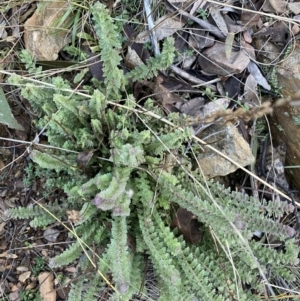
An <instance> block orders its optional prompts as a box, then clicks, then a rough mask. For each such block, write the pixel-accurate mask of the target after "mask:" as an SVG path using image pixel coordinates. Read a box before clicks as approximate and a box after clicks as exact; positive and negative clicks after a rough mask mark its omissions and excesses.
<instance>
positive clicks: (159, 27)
mask: <svg viewBox="0 0 300 301" xmlns="http://www.w3.org/2000/svg"><path fill="white" fill-rule="evenodd" d="M184 25H185V23H184V22H182V21H178V20H177V19H176V18H175V17H174V16H172V15H171V14H167V15H164V16H163V17H161V18H159V19H157V20H156V22H155V33H156V37H157V40H158V41H160V40H162V39H164V38H167V37H169V36H171V35H172V34H174V33H175V32H176V31H178V30H180V29H182V28H183V26H184ZM136 41H137V42H138V43H147V42H150V36H149V30H145V31H143V32H141V33H140V34H139V35H138V36H137V38H136Z"/></svg>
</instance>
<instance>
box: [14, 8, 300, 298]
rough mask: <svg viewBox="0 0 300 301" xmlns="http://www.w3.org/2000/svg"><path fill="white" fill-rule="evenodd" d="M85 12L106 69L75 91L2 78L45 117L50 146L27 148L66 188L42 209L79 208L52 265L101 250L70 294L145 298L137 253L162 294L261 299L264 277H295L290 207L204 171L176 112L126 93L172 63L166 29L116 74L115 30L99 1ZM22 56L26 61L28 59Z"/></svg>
mask: <svg viewBox="0 0 300 301" xmlns="http://www.w3.org/2000/svg"><path fill="white" fill-rule="evenodd" d="M92 14H93V21H94V24H93V26H94V29H95V31H96V33H97V36H98V39H99V47H100V59H101V61H102V62H103V73H104V78H105V79H104V82H103V83H99V85H98V87H97V88H93V89H92V88H91V87H90V88H88V89H87V90H86V92H85V93H84V92H77V91H74V90H73V89H72V83H70V82H68V81H67V80H66V79H63V78H62V77H60V76H57V77H52V78H50V77H49V78H44V79H43V81H39V80H37V79H28V78H24V77H21V76H17V75H14V76H11V78H10V79H9V82H10V84H12V85H15V86H18V87H20V89H21V94H22V96H23V97H25V98H26V99H28V100H29V101H30V104H31V106H32V108H33V109H34V111H35V112H36V114H37V115H38V126H41V127H42V128H44V127H46V129H47V132H46V134H47V137H48V143H49V144H51V145H52V146H53V148H51V149H44V150H43V151H41V150H40V149H35V148H33V149H32V151H31V154H30V157H31V159H32V160H33V161H34V162H35V163H36V164H37V165H39V168H42V169H43V170H45V171H46V170H51V172H53V173H54V174H55V179H60V180H59V181H55V182H52V185H56V186H57V187H58V188H60V189H62V190H63V191H64V193H65V195H66V197H65V199H60V200H59V201H57V202H55V203H53V204H51V203H50V204H47V205H46V207H47V210H48V211H49V212H50V213H51V214H53V215H55V216H56V217H57V218H58V219H65V218H66V216H67V211H68V212H70V210H76V211H77V212H79V214H78V217H77V218H76V219H75V220H74V219H70V220H71V221H72V222H73V223H74V231H70V234H69V235H70V236H72V237H74V236H75V237H79V238H78V240H77V242H75V243H73V244H71V245H70V246H69V248H68V249H67V250H65V251H64V252H63V253H62V254H59V255H57V256H56V257H54V258H51V260H50V262H49V265H50V267H51V268H56V267H60V266H64V265H68V264H70V263H72V262H74V261H75V260H78V259H79V258H81V260H79V262H82V263H83V267H84V270H85V269H88V265H87V263H86V260H83V259H82V256H83V254H85V256H87V257H88V254H89V253H88V252H87V249H88V247H89V246H91V245H93V247H94V248H95V247H96V249H97V250H99V253H98V254H96V255H97V256H98V259H97V260H98V262H97V268H98V271H99V273H98V274H95V273H93V275H92V277H89V276H88V275H87V276H86V277H84V278H81V279H80V280H79V281H78V283H77V284H76V285H72V286H71V291H70V294H69V300H70V301H72V300H78V299H77V297H78V296H82V300H95V294H97V293H98V292H99V291H100V290H101V289H103V288H104V287H105V285H106V284H107V283H109V286H110V288H111V292H110V299H109V300H130V299H131V298H133V296H135V295H142V296H144V297H145V298H146V297H147V296H148V299H151V298H152V297H153V296H151V293H150V291H149V290H148V289H147V286H146V285H145V286H143V285H142V283H143V282H144V278H145V275H144V273H145V255H146V256H147V257H148V258H149V260H150V261H151V265H152V266H153V269H154V272H155V274H156V277H157V286H158V288H159V300H161V301H168V300H172V301H177V300H178V301H180V300H193V301H194V300H200V299H201V300H202V299H203V300H259V299H260V295H263V294H264V293H265V290H266V286H265V285H266V283H268V282H272V281H273V280H274V279H278V278H280V277H281V278H283V279H293V273H292V272H291V270H290V268H289V267H290V266H294V265H296V264H297V263H298V250H297V247H296V246H295V242H294V239H293V237H294V234H295V230H294V229H293V228H292V227H290V226H288V225H285V224H283V223H282V222H281V217H282V216H284V215H285V214H289V213H291V212H293V210H294V208H293V206H292V205H291V204H288V203H287V202H284V201H282V202H277V201H269V202H267V201H262V202H261V201H260V200H257V199H255V198H253V197H249V196H247V195H244V194H242V193H237V192H231V191H230V190H229V189H225V188H224V187H223V186H222V185H220V184H218V183H216V182H213V181H207V180H205V179H204V178H203V176H202V174H201V172H200V171H199V169H198V168H196V167H195V166H196V165H197V164H196V162H195V158H194V157H193V156H192V155H190V154H185V150H186V145H187V144H188V143H190V141H191V140H192V139H194V138H195V137H194V136H193V134H192V130H191V129H190V128H188V127H183V123H182V122H183V120H182V119H183V116H180V115H178V114H177V113H173V114H169V115H168V116H165V115H164V112H163V111H162V109H161V108H160V107H159V106H157V104H156V103H155V101H154V100H153V99H151V98H149V99H147V100H145V101H144V102H143V103H139V104H138V103H137V101H136V100H135V98H134V97H133V95H130V94H128V93H127V91H129V90H130V89H129V82H130V81H132V80H133V81H135V80H144V79H146V78H151V77H153V76H155V75H157V73H158V70H161V69H166V68H167V67H168V66H169V65H170V64H171V63H172V61H173V58H174V53H175V49H174V46H173V40H172V39H167V40H165V42H164V45H163V50H162V52H161V55H159V56H157V57H156V58H151V59H149V60H148V64H147V65H143V66H139V67H136V68H135V69H134V70H132V71H130V72H128V73H127V74H126V75H124V73H123V69H122V68H121V67H120V62H121V59H122V57H121V55H120V51H121V48H122V45H121V43H120V41H121V39H120V35H121V32H120V31H118V27H117V26H115V24H114V21H113V19H112V18H110V16H109V12H108V10H107V9H106V8H105V6H104V5H102V4H100V3H96V4H95V5H94V6H93V8H92ZM26 57H27V59H28V56H26ZM28 66H30V68H33V65H32V62H28ZM31 78H32V77H31ZM55 147H56V148H55ZM63 150H64V151H63ZM47 181H50V183H51V181H53V176H51V177H50V178H48V179H47ZM179 207H182V208H185V209H187V210H188V211H190V212H191V213H192V214H193V216H194V217H195V218H197V219H198V220H199V221H200V222H201V225H202V226H201V233H202V237H201V240H200V241H197V242H195V243H194V244H192V243H189V242H188V241H186V240H184V239H183V237H182V236H180V235H179V234H178V233H177V232H176V231H175V230H174V231H172V230H171V229H170V226H169V225H170V223H171V221H172V218H173V215H174V214H173V212H174V209H177V208H179ZM9 215H10V216H11V217H13V218H29V219H32V220H31V222H30V225H31V226H35V227H36V226H47V225H49V224H51V223H53V222H54V221H55V219H54V218H53V216H50V217H49V215H48V213H47V211H43V210H42V209H41V208H40V207H39V206H30V207H27V208H14V209H10V210H9ZM199 227H200V226H199ZM256 230H260V231H262V232H264V233H267V234H270V235H272V236H273V237H274V239H277V240H279V241H281V242H283V243H284V251H282V250H281V251H280V250H275V249H272V248H270V247H269V246H265V245H264V244H262V243H260V242H259V241H257V240H253V239H252V238H253V233H254V232H255V231H256ZM75 234H76V235H75ZM94 248H93V249H94ZM267 269H268V271H271V273H269V275H270V276H269V278H268V277H267V276H266V270H267ZM108 279H110V280H108ZM262 280H263V281H262ZM87 281H88V283H89V285H88V286H86V285H84V284H85V282H87ZM86 287H88V289H86ZM153 298H154V297H153Z"/></svg>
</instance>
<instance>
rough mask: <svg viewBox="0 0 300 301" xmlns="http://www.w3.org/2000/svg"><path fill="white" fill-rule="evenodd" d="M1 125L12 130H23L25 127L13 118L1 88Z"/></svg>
mask: <svg viewBox="0 0 300 301" xmlns="http://www.w3.org/2000/svg"><path fill="white" fill-rule="evenodd" d="M0 123H2V124H5V125H7V126H8V127H10V128H11V129H16V130H23V127H22V126H21V125H20V124H19V123H18V122H17V120H16V119H15V117H14V116H13V114H12V112H11V109H10V107H9V105H8V102H7V99H6V97H5V94H4V92H3V89H2V88H0Z"/></svg>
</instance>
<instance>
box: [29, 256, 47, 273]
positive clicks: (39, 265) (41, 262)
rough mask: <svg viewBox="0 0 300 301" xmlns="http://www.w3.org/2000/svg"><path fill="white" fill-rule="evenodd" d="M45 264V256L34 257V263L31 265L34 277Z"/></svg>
mask: <svg viewBox="0 0 300 301" xmlns="http://www.w3.org/2000/svg"><path fill="white" fill-rule="evenodd" d="M45 264H46V261H45V258H43V257H37V258H36V259H35V264H34V265H33V266H32V273H33V275H34V276H35V277H36V276H38V274H39V273H40V272H41V271H43V270H44V268H45Z"/></svg>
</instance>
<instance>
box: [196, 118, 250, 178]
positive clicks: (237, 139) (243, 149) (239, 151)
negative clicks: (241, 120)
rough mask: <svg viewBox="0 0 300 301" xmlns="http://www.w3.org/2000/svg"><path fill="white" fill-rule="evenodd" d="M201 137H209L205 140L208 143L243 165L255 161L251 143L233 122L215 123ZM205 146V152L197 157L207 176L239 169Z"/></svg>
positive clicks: (212, 176) (220, 174) (225, 173)
mask: <svg viewBox="0 0 300 301" xmlns="http://www.w3.org/2000/svg"><path fill="white" fill-rule="evenodd" d="M201 137H202V138H205V137H208V138H207V139H206V140H205V142H206V143H208V144H210V145H212V146H213V147H214V148H216V149H217V150H219V151H220V152H222V153H223V154H224V155H226V156H228V157H229V158H230V159H231V160H233V161H234V162H236V163H238V164H239V165H241V166H247V165H249V164H252V163H253V162H254V157H253V154H252V152H251V149H250V147H249V144H248V143H247V142H246V141H245V140H244V138H243V136H242V135H241V134H240V133H239V131H238V129H237V128H236V126H235V125H234V124H233V123H231V122H227V123H226V124H225V125H224V124H213V125H212V126H210V127H208V128H207V129H205V130H204V131H203V132H201ZM203 148H204V152H203V153H201V154H199V155H198V157H197V159H198V162H199V165H200V166H201V170H202V171H203V174H204V175H205V177H207V178H214V177H216V176H225V175H227V174H229V173H232V172H234V171H236V170H237V169H238V167H237V166H236V165H235V164H233V163H231V162H230V161H228V160H227V159H225V158H224V157H222V156H221V155H219V154H217V153H216V152H214V151H212V150H211V149H210V148H208V147H205V146H203Z"/></svg>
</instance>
